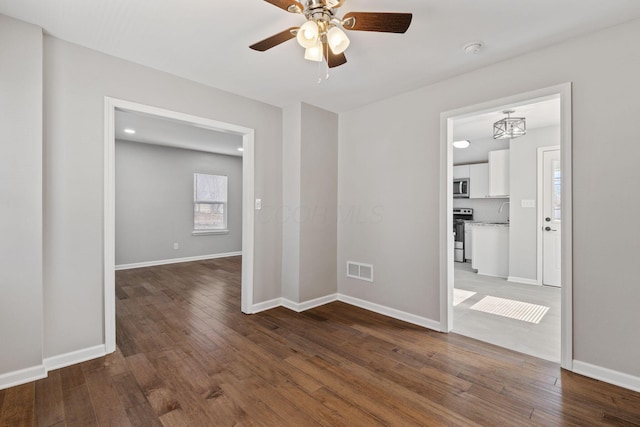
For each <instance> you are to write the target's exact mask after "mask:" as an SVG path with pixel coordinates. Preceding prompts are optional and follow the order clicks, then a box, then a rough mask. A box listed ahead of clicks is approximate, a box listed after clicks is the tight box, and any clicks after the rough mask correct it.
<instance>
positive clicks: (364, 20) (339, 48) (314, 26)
mask: <svg viewBox="0 0 640 427" xmlns="http://www.w3.org/2000/svg"><path fill="white" fill-rule="evenodd" d="M265 1H266V2H267V3H271V4H272V5H274V6H277V7H279V8H280V9H284V10H286V11H287V12H290V13H295V14H302V15H304V17H305V19H306V22H305V23H304V24H302V25H301V26H300V27H292V28H289V29H287V30H284V31H282V32H280V33H278V34H275V35H273V36H271V37H269V38H266V39H264V40H262V41H260V42H258V43H255V44H253V45H251V46H249V47H250V48H251V49H253V50H257V51H259V52H264V51H265V50H268V49H271V48H272V47H275V46H277V45H279V44H280V43H284V42H286V41H287V40H290V39H292V38H294V37H295V38H296V39H297V40H298V43H299V44H300V46H302V47H303V48H304V49H305V52H304V58H305V59H307V60H309V61H318V62H319V61H322V59H323V57H324V59H326V61H327V65H328V66H329V68H333V67H337V66H339V65H342V64H344V63H346V62H347V58H346V57H345V56H344V51H345V50H346V49H347V48H348V47H349V44H350V43H351V42H350V40H349V38H348V37H347V35H346V34H345V32H344V31H342V29H345V30H350V31H375V32H381V33H404V32H406V31H407V29H408V28H409V25H410V24H411V18H412V15H411V14H410V13H387V12H349V13H347V14H346V15H344V18H342V19H341V18H339V17H338V16H336V9H337V8H339V7H340V6H342V5H343V4H344V2H345V0H305V1H304V4H302V3H300V2H298V1H296V0H265Z"/></svg>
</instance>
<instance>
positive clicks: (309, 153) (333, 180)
mask: <svg viewBox="0 0 640 427" xmlns="http://www.w3.org/2000/svg"><path fill="white" fill-rule="evenodd" d="M283 117H284V127H285V129H286V130H285V133H284V141H283V146H284V148H285V149H284V152H283V156H284V157H283V177H284V180H283V200H284V206H283V215H282V221H283V257H282V278H283V281H282V296H283V297H284V298H287V299H288V300H290V301H293V302H296V303H299V302H305V301H309V300H312V299H315V298H319V297H323V296H327V295H332V294H335V293H336V290H337V284H336V274H337V273H336V259H337V252H336V248H337V209H338V208H337V187H338V116H337V115H336V114H334V113H332V112H329V111H326V110H323V109H320V108H317V107H314V106H312V105H309V104H304V103H302V104H297V105H293V106H290V107H287V108H285V109H284V114H283Z"/></svg>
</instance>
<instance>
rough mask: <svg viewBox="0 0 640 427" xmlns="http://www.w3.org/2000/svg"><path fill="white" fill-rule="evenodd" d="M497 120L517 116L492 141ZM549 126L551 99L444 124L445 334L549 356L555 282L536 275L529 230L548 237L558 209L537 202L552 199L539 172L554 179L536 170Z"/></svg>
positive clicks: (554, 351) (550, 141) (554, 109)
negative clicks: (449, 329)
mask: <svg viewBox="0 0 640 427" xmlns="http://www.w3.org/2000/svg"><path fill="white" fill-rule="evenodd" d="M514 110H515V111H514ZM505 119H514V120H515V119H522V128H523V129H522V133H521V134H519V135H516V136H515V137H511V138H504V139H501V138H495V137H494V135H492V130H494V131H495V129H494V128H495V126H494V127H492V124H497V123H498V122H500V121H501V120H504V121H505V122H506V121H507V120H505ZM525 123H526V125H525ZM559 123H560V114H559V100H558V99H557V98H552V99H544V100H533V101H531V103H530V104H526V105H521V106H518V107H517V108H512V109H501V110H499V111H492V112H490V113H481V114H478V115H475V116H471V117H465V118H460V119H456V120H455V121H454V123H453V137H454V148H453V183H452V188H453V190H452V192H453V212H452V214H453V223H454V261H455V262H454V263H453V264H454V300H453V305H454V307H453V311H454V327H453V331H454V332H456V333H460V334H462V335H466V336H470V337H472V338H476V339H479V340H483V341H486V342H490V343H493V344H496V345H499V346H502V347H507V348H511V349H513V350H516V351H520V352H524V353H527V354H531V355H535V356H538V357H542V358H545V359H548V360H554V361H558V360H559V358H560V305H561V300H560V288H559V286H560V283H559V280H556V279H555V278H554V277H552V276H550V275H547V274H541V272H540V270H541V269H542V267H544V265H545V257H544V254H542V253H541V252H542V248H543V247H546V246H545V245H546V243H544V240H541V238H544V237H545V235H544V233H545V231H539V230H545V229H548V230H549V231H548V232H547V233H549V235H551V234H554V233H553V232H555V231H556V230H555V229H556V228H559V223H560V213H559V210H558V212H557V215H556V213H554V212H555V211H554V209H553V206H554V205H553V203H546V202H544V201H545V200H547V199H549V200H552V199H553V201H555V203H556V205H559V200H560V196H559V195H560V191H559V186H557V191H556V192H555V193H554V194H552V195H551V196H546V193H544V194H543V192H542V190H543V189H544V188H546V187H545V185H546V186H549V187H550V188H552V189H553V188H554V187H553V184H549V185H547V184H546V183H547V181H549V182H552V181H553V178H552V179H550V180H545V181H543V180H542V178H543V177H544V176H546V175H545V174H551V175H553V174H554V173H555V174H556V175H557V177H558V181H559V177H560V176H561V174H560V170H559V169H558V170H552V171H551V172H545V171H546V169H544V170H543V169H542V165H543V164H547V163H548V162H547V163H545V160H544V159H545V158H546V157H544V156H545V153H546V152H549V153H552V152H556V153H559V150H558V145H559V139H560V133H559V130H560V126H559ZM554 164H555V163H554ZM554 197H555V199H554ZM547 205H551V207H549V208H548V212H547V210H545V209H547ZM543 210H544V212H543ZM549 212H551V213H549ZM556 219H557V221H556ZM545 220H547V221H548V222H545ZM556 224H558V227H556ZM545 226H546V227H545ZM548 240H550V239H548ZM548 252H549V253H552V252H553V251H551V250H549V251H548ZM557 252H558V254H559V250H558V251H557ZM551 264H552V263H547V265H551ZM549 270H550V268H549ZM549 277H551V279H549ZM523 334H526V335H523ZM524 336H526V337H527V338H526V340H524V339H523V337H524Z"/></svg>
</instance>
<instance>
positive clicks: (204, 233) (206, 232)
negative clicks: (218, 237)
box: [191, 230, 229, 236]
mask: <svg viewBox="0 0 640 427" xmlns="http://www.w3.org/2000/svg"><path fill="white" fill-rule="evenodd" d="M214 234H229V230H193V231H192V232H191V235H192V236H210V235H214Z"/></svg>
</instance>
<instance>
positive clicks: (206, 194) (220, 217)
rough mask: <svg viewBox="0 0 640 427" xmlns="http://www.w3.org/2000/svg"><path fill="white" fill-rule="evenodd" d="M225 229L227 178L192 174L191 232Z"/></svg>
mask: <svg viewBox="0 0 640 427" xmlns="http://www.w3.org/2000/svg"><path fill="white" fill-rule="evenodd" d="M226 229H227V177H226V176H222V175H207V174H204V173H194V174H193V231H194V233H198V232H200V233H206V232H212V231H213V232H215V231H223V230H226Z"/></svg>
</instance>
